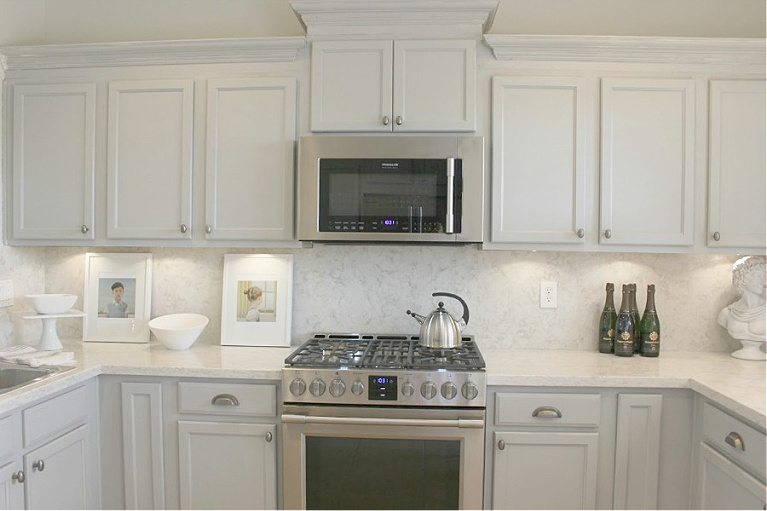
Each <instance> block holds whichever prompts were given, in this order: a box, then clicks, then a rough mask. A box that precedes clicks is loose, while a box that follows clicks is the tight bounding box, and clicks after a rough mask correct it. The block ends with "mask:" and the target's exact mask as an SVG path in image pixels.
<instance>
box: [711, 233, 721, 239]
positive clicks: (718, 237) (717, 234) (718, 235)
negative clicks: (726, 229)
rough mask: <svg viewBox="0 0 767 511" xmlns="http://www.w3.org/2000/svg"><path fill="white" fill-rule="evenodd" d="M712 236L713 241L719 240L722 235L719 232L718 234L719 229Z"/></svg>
mask: <svg viewBox="0 0 767 511" xmlns="http://www.w3.org/2000/svg"><path fill="white" fill-rule="evenodd" d="M712 238H714V241H719V240H720V239H722V235H721V234H719V231H716V232H715V233H714V234H713V236H712Z"/></svg>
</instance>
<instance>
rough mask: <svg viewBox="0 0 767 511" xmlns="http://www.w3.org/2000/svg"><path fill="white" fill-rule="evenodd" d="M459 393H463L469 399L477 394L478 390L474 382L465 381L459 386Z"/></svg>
mask: <svg viewBox="0 0 767 511" xmlns="http://www.w3.org/2000/svg"><path fill="white" fill-rule="evenodd" d="M461 394H463V397H464V398H466V399H468V400H469V401H471V400H472V399H475V398H476V397H477V396H478V395H479V390H478V389H477V386H476V385H475V384H474V382H470V381H467V382H466V383H464V384H463V387H461Z"/></svg>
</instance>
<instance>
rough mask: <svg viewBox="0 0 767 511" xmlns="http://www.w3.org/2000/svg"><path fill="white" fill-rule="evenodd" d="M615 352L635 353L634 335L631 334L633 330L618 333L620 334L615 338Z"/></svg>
mask: <svg viewBox="0 0 767 511" xmlns="http://www.w3.org/2000/svg"><path fill="white" fill-rule="evenodd" d="M615 353H616V354H633V353H634V336H633V335H632V334H631V332H627V331H623V332H619V333H618V336H617V337H616V338H615Z"/></svg>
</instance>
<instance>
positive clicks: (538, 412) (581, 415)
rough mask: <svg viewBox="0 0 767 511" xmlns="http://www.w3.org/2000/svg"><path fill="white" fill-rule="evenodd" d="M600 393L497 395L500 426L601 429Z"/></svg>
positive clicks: (496, 407)
mask: <svg viewBox="0 0 767 511" xmlns="http://www.w3.org/2000/svg"><path fill="white" fill-rule="evenodd" d="M599 405H600V398H599V395H598V394H545V393H538V394H528V393H498V394H496V397H495V424H496V425H498V426H530V425H534V426H579V427H597V426H599Z"/></svg>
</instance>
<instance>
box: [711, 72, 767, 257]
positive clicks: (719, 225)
mask: <svg viewBox="0 0 767 511" xmlns="http://www.w3.org/2000/svg"><path fill="white" fill-rule="evenodd" d="M709 101H710V116H711V126H710V130H709V183H708V193H709V201H708V239H707V244H708V246H710V247H746V248H761V249H764V247H765V214H764V212H765V170H764V169H765V168H766V167H767V161H766V160H765V137H767V133H765V82H764V80H749V81H727V80H713V81H712V82H711V88H710V98H709Z"/></svg>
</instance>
